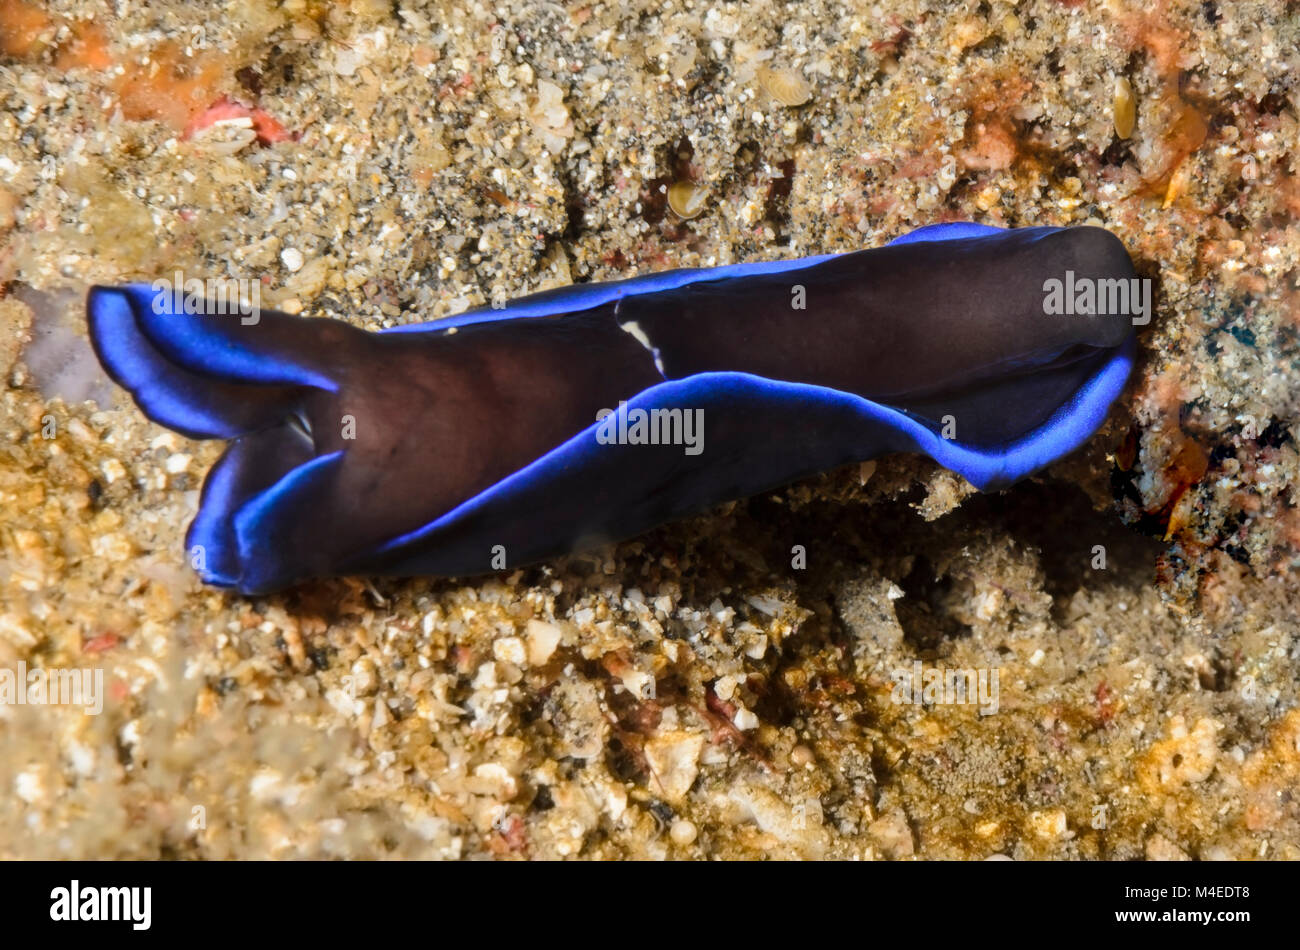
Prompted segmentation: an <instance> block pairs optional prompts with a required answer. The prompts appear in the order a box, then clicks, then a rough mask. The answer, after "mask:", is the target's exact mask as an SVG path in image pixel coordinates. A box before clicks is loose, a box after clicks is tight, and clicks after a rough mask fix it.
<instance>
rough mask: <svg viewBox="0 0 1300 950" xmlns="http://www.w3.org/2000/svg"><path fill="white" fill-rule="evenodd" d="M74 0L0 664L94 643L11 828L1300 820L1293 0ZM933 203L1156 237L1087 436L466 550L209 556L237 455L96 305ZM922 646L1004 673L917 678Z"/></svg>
mask: <svg viewBox="0 0 1300 950" xmlns="http://www.w3.org/2000/svg"><path fill="white" fill-rule="evenodd" d="M119 6H121V7H123V8H125V7H127V5H119ZM103 7H104V5H103V4H98V3H96V4H90V3H83V4H79V3H74V2H53V3H46V4H37V3H34V2H31V0H0V101H2V103H3V109H2V110H0V287H2V288H3V290H2V292H0V331H2V332H0V373H2V374H3V388H0V427H2V428H3V433H2V437H0V669H9V670H18V669H20V664H21V668H22V669H24V670H38V671H57V670H88V671H91V672H92V674H93V673H94V671H100V672H101V673H102V683H103V692H102V696H101V699H102V710H101V711H100V712H99V713H98V714H97V715H91V714H88V713H87V711H86V710H84V709H83V708H82V707H80V706H75V705H48V704H46V705H17V704H15V705H10V706H7V707H3V708H0V749H3V751H2V752H0V792H2V793H3V794H0V857H4V858H14V857H20V858H21V857H26V858H47V857H90V858H109V857H144V858H153V857H183V858H225V857H325V856H353V857H383V856H393V857H447V858H458V857H470V856H477V855H496V856H501V857H542V858H549V857H570V856H573V857H591V858H616V857H672V858H689V857H703V856H711V857H723V858H741V857H747V858H752V857H763V856H772V857H827V858H848V857H863V858H882V859H903V858H911V857H920V858H947V857H960V858H985V857H989V856H991V855H995V854H1001V855H1006V856H1011V857H1015V858H1018V859H1023V858H1108V859H1131V858H1137V857H1143V856H1146V857H1148V858H1155V859H1173V858H1179V859H1181V858H1228V857H1233V858H1268V859H1273V858H1295V857H1298V856H1300V796H1297V794H1296V789H1297V783H1298V782H1300V706H1298V705H1297V692H1298V683H1300V678H1298V677H1297V663H1298V662H1300V638H1297V624H1296V620H1295V617H1296V614H1297V605H1298V604H1300V599H1298V591H1297V586H1296V581H1295V572H1294V568H1295V565H1296V564H1297V563H1300V561H1298V560H1297V559H1298V558H1300V512H1298V511H1297V508H1296V500H1295V498H1294V486H1295V485H1296V482H1297V474H1298V469H1300V454H1298V453H1297V442H1296V435H1297V429H1296V426H1297V422H1298V420H1300V405H1298V399H1300V397H1297V393H1300V369H1298V367H1300V359H1298V357H1300V346H1298V345H1297V329H1298V327H1300V291H1298V289H1297V283H1298V275H1300V270H1298V266H1300V265H1298V261H1300V224H1298V223H1297V217H1298V215H1300V184H1298V183H1297V182H1298V181H1300V179H1298V178H1297V174H1296V173H1297V167H1296V166H1297V161H1298V158H1297V149H1298V148H1300V128H1298V123H1297V114H1298V112H1300V91H1298V90H1300V87H1298V86H1297V79H1298V77H1300V52H1298V51H1300V11H1298V10H1297V9H1296V8H1295V5H1294V4H1283V3H1277V2H1254V0H1242V2H1234V3H1216V2H1213V0H1210V2H1200V0H1197V2H1178V0H1164V2H1159V0H1157V2H1152V3H1137V2H1124V0H1113V2H1095V3H1093V2H1087V3H1084V2H1060V0H1022V2H1019V3H1008V2H1001V0H998V2H988V0H985V2H961V3H932V2H931V3H927V2H922V0H899V2H896V3H883V2H882V3H879V4H875V5H869V4H865V3H864V4H854V3H832V2H824V0H810V2H806V3H799V4H791V5H786V4H778V3H767V2H763V3H750V4H742V3H721V2H720V3H706V2H698V3H692V2H689V0H688V2H673V3H638V2H629V3H624V4H603V3H592V4H587V3H527V2H513V3H510V4H498V5H489V4H482V3H468V4H450V3H448V4H439V3H430V4H417V3H414V2H409V3H408V2H403V3H399V4H396V5H394V4H390V3H379V2H370V0H357V2H350V3H335V4H325V3H321V2H315V0H287V2H285V3H272V2H269V0H236V2H229V3H224V4H219V5H217V7H208V6H200V5H189V4H182V3H168V2H154V3H136V4H131V5H129V10H128V11H127V12H125V13H123V14H120V15H107V14H103V13H102V12H100V11H102V9H103ZM218 8H219V9H218ZM394 11H396V12H394ZM674 186H676V187H675V188H674ZM670 197H672V198H673V202H672V203H671V204H670V200H669V199H670ZM683 202H686V203H687V204H689V206H690V207H689V208H688V209H687V210H689V211H695V210H697V209H698V210H699V213H698V215H696V216H694V217H690V218H689V219H686V218H683V217H682V216H681V215H680V214H678V213H677V212H678V211H681V210H683V207H684V205H683ZM675 209H676V210H675ZM948 220H974V221H981V222H986V223H991V224H998V225H1006V226H1019V225H1069V224H1083V223H1092V224H1100V225H1102V226H1104V227H1107V228H1109V229H1110V230H1112V231H1113V232H1114V233H1116V234H1117V235H1119V236H1120V237H1121V238H1122V239H1123V240H1124V242H1125V243H1126V245H1127V246H1128V247H1129V249H1130V251H1131V252H1132V254H1133V257H1134V259H1135V261H1136V262H1137V264H1138V268H1139V271H1140V272H1141V273H1142V274H1143V275H1144V276H1147V277H1150V278H1152V279H1153V281H1155V285H1156V287H1157V288H1158V293H1157V300H1156V303H1157V305H1156V311H1155V318H1154V319H1153V320H1152V322H1151V324H1150V326H1148V327H1146V328H1144V329H1143V331H1142V332H1141V334H1140V337H1139V343H1140V350H1141V355H1140V360H1139V366H1138V370H1137V372H1136V373H1135V376H1134V381H1133V383H1132V385H1131V386H1130V389H1129V391H1128V392H1127V393H1126V395H1125V396H1124V397H1123V398H1122V400H1121V401H1120V403H1119V404H1117V406H1116V408H1115V409H1114V411H1113V412H1112V413H1111V416H1110V420H1109V421H1108V423H1107V424H1106V425H1105V426H1104V427H1103V428H1102V429H1101V430H1100V431H1099V432H1098V434H1097V435H1096V436H1095V437H1094V438H1093V439H1092V441H1091V442H1089V443H1088V444H1087V445H1086V446H1085V447H1084V448H1083V449H1081V450H1080V451H1079V452H1077V453H1075V454H1074V455H1072V456H1071V457H1070V458H1068V459H1066V460H1064V461H1062V462H1060V463H1058V464H1056V465H1054V466H1053V467H1051V468H1050V469H1048V470H1047V471H1045V472H1043V473H1041V474H1040V475H1039V476H1037V477H1035V478H1033V479H1031V480H1028V481H1026V482H1023V483H1021V484H1019V485H1017V486H1015V487H1013V488H1012V489H1010V490H1008V491H1006V492H1003V493H1000V494H991V495H980V494H977V493H975V492H974V491H973V489H971V487H970V486H969V485H968V484H966V483H965V482H964V481H963V480H962V479H960V478H959V477H957V476H955V475H953V474H951V473H948V472H946V471H944V470H942V469H940V468H938V467H936V466H935V465H934V464H933V463H930V462H928V461H926V460H924V459H920V458H915V457H891V458H887V459H882V460H880V461H879V462H878V463H868V464H864V465H863V466H860V467H855V468H853V469H852V470H841V471H837V472H832V473H827V474H826V475H824V476H821V477H818V478H816V479H813V480H810V481H807V482H804V483H801V484H798V485H795V486H792V487H790V488H788V489H784V490H782V491H779V492H776V493H770V494H767V495H764V496H761V497H758V498H754V499H750V500H748V501H744V502H740V503H734V504H729V505H726V506H723V508H721V509H720V510H718V511H715V512H712V513H710V514H708V515H707V516H701V517H698V518H694V519H691V520H689V521H686V522H683V523H680V524H676V525H670V526H667V527H665V528H662V529H659V530H657V531H655V532H652V533H651V534H648V535H646V536H644V537H642V538H640V539H637V540H635V541H632V542H628V543H624V544H620V545H617V546H613V547H609V548H606V549H603V550H599V551H596V552H594V553H586V554H575V555H573V556H570V557H568V558H566V559H562V560H560V561H556V562H553V563H550V564H548V565H545V566H542V567H536V568H529V569H524V570H519V571H512V572H509V573H505V574H503V575H501V576H498V577H495V578H491V579H486V580H484V579H477V580H472V581H464V582H457V581H447V580H438V579H411V580H366V579H344V580H335V581H321V582H316V583H312V584H309V585H305V586H303V587H299V588H296V589H294V590H291V591H288V592H285V593H282V594H277V595H271V596H266V597H255V598H245V597H240V596H237V595H234V594H230V593H226V592H222V591H218V590H214V589H211V588H205V587H203V586H202V585H201V584H200V583H199V582H198V581H197V579H196V577H195V576H194V574H193V572H192V571H191V570H190V567H189V564H188V563H187V561H186V558H185V551H184V546H183V538H184V530H185V526H186V524H187V523H188V522H189V520H190V518H191V517H192V516H193V513H194V511H195V510H196V507H197V502H198V491H199V488H200V486H201V484H202V478H203V475H204V473H205V472H206V470H207V468H208V466H209V465H210V464H211V462H212V461H213V460H214V459H215V458H216V457H217V455H218V453H219V451H220V446H219V445H216V444H213V443H200V442H192V441H188V440H186V439H184V438H182V437H180V436H177V435H174V434H172V433H170V432H168V431H166V430H164V429H162V428H160V427H158V426H155V425H153V424H151V423H149V422H148V421H147V420H145V419H144V417H143V416H142V415H141V414H140V412H139V411H138V410H137V409H136V408H135V407H134V406H133V405H132V404H131V402H130V400H129V399H128V398H127V397H125V396H124V395H123V394H122V393H121V392H120V391H118V390H116V389H115V388H114V387H112V386H111V384H109V383H108V382H107V380H106V379H105V378H104V377H103V376H102V374H101V373H100V371H99V370H98V367H97V364H96V363H95V361H94V357H93V355H92V354H91V352H90V349H89V346H88V343H87V341H86V333H85V324H84V312H83V310H82V303H81V301H82V295H83V294H84V292H85V289H86V287H87V286H88V285H90V284H92V283H115V282H121V281H127V280H150V279H152V278H154V277H156V276H158V275H167V274H172V273H174V272H176V271H177V270H180V271H181V272H183V273H185V274H198V275H204V276H217V277H235V278H244V279H253V280H256V281H258V282H259V285H260V287H261V288H262V291H263V301H264V303H266V304H268V305H271V306H275V307H278V308H280V309H284V310H287V311H289V312H293V313H305V314H308V315H312V316H327V315H328V316H332V317H336V318H340V319H345V320H348V321H350V322H351V323H353V324H354V325H356V326H359V327H364V328H367V329H377V328H380V327H386V326H392V325H396V324H401V323H409V322H419V321H426V320H433V319H437V318H440V317H444V316H448V315H451V314H454V313H458V312H461V311H463V310H465V309H468V308H470V307H474V306H481V305H486V304H492V303H500V302H502V301H504V300H506V299H508V298H510V297H515V296H519V295H521V294H523V293H526V292H530V291H534V290H539V289H545V288H549V287H555V286H562V285H565V284H568V283H572V282H575V281H587V280H605V279H615V278H621V277H627V276H632V275H635V274H641V273H647V272H650V271H654V270H661V269H665V268H669V267H677V266H709V265H715V264H723V263H731V262H738V261H751V260H765V259H776V258H783V257H795V256H802V255H807V254H813V253H824V252H831V251H844V250H852V249H857V248H861V247H868V246H873V245H876V244H880V243H883V242H884V241H886V240H888V239H890V238H892V237H894V236H896V235H898V234H901V233H903V232H905V231H907V230H910V229H911V228H913V227H916V226H920V225H923V224H929V223H934V222H937V221H948ZM772 451H774V452H779V451H781V447H780V446H779V445H774V446H772ZM796 546H800V547H801V548H802V551H803V552H804V555H805V556H806V562H804V563H803V564H802V565H800V564H796V563H794V562H795V560H796V559H794V558H792V556H791V552H792V550H793V549H794V548H795V547H796ZM1098 547H1100V548H1101V549H1102V550H1103V551H1104V555H1105V557H1104V565H1103V563H1102V562H1100V561H1098V559H1097V549H1098ZM918 662H919V663H920V664H921V665H922V666H921V668H922V670H956V669H971V670H984V671H993V670H996V671H997V674H998V685H999V693H998V701H997V704H996V710H994V709H992V708H988V707H986V708H984V709H983V710H981V708H980V707H979V706H978V705H971V704H945V703H942V702H938V703H935V702H926V701H923V702H902V703H900V702H897V701H895V700H896V699H897V696H896V690H895V686H896V677H895V673H896V671H900V670H903V671H911V670H913V669H915V664H916V663H918ZM2 685H3V684H0V686H2ZM922 698H923V699H924V697H922Z"/></svg>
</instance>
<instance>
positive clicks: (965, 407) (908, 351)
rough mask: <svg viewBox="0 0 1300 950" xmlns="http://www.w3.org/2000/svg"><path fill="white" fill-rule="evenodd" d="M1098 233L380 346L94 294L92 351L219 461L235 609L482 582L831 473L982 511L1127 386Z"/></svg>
mask: <svg viewBox="0 0 1300 950" xmlns="http://www.w3.org/2000/svg"><path fill="white" fill-rule="evenodd" d="M1067 271H1068V272H1069V273H1070V275H1071V279H1072V280H1075V281H1080V280H1081V281H1088V280H1092V281H1099V282H1104V281H1110V282H1116V281H1132V280H1134V273H1133V268H1132V263H1131V261H1130V260H1129V257H1128V254H1127V253H1126V252H1125V250H1124V248H1123V245H1122V244H1121V243H1120V242H1119V241H1118V240H1117V239H1116V238H1115V237H1114V236H1112V235H1110V234H1109V233H1108V232H1106V231H1102V230H1100V229H1096V228H1071V229H1056V228H1026V229H1019V230H1002V229H997V228H989V227H984V226H980V225H969V224H952V225H936V226H933V227H930V228H923V229H920V230H919V231H916V232H912V233H911V234H909V235H905V236H904V237H903V238H900V239H898V240H897V241H895V242H893V243H891V244H889V245H886V246H884V247H882V248H878V249H874V250H867V251H858V252H853V253H849V254H839V255H824V256H819V257H812V258H805V259H802V260H797V261H778V262H767V263H755V264H740V265H732V266H729V267H720V268H711V269H703V270H679V271H668V272H665V273H660V274H652V275H649V276H646V277H639V278H633V279H631V280H625V281H616V282H610V283H603V284H584V285H577V286H574V287H571V288H565V289H563V290H558V291H548V292H545V293H542V294H535V295H533V296H530V297H525V298H522V299H520V300H517V301H514V302H513V303H512V304H510V305H509V306H507V307H506V308H505V309H504V310H484V311H477V312H473V313H468V314H463V315H461V316H460V317H456V318H453V319H450V320H441V321H436V322H433V323H428V324H420V325H415V326H403V327H399V328H396V329H394V330H390V331H385V332H380V333H368V332H365V331H362V330H359V329H356V328H354V327H352V326H350V325H349V324H347V323H344V322H342V321H337V320H329V319H320V318H316V319H307V318H301V317H294V316H289V315H287V314H282V313H276V312H273V311H262V312H261V313H260V314H258V316H257V319H256V320H253V321H249V320H245V319H241V317H240V315H239V314H230V315H218V314H215V313H208V312H198V313H186V311H185V307H184V305H183V301H182V300H181V298H180V297H179V295H173V294H171V292H170V291H161V292H160V291H155V290H154V289H152V288H151V287H149V286H148V285H127V286H124V287H95V288H92V290H91V291H90V294H89V296H88V299H87V312H88V318H89V324H90V335H91V340H92V342H93V344H94V346H95V349H96V352H97V353H98V354H99V357H100V360H101V362H103V364H104V366H105V367H106V369H107V370H108V372H109V374H110V375H111V376H112V377H113V379H114V380H116V381H117V382H118V383H119V384H120V385H121V386H123V387H124V388H125V389H127V390H128V391H129V392H130V393H131V394H132V396H133V397H134V398H135V400H136V402H137V404H138V405H139V406H140V408H141V409H142V410H143V411H144V413H145V414H146V415H147V416H149V418H151V419H153V420H155V421H157V422H159V423H160V424H162V425H165V426H168V427H169V428H172V429H175V430H176V431H178V432H181V433H183V434H185V435H187V436H191V437H194V438H221V439H230V440H233V441H232V442H231V444H230V446H229V448H228V449H227V451H226V453H225V454H224V455H223V456H222V457H221V459H220V460H219V461H218V462H217V464H216V465H215V466H214V467H213V469H212V471H211V472H210V473H209V475H208V477H207V480H206V482H205V484H204V487H203V493H202V499H201V503H200V509H199V512H198V515H197V516H196V518H195V520H194V522H193V524H192V525H191V526H190V530H189V535H188V538H187V547H188V549H189V551H190V554H191V558H192V560H193V562H194V563H195V566H196V568H197V569H198V570H199V572H200V574H201V576H202V577H203V579H204V580H205V581H207V582H209V583H212V584H217V585H221V586H228V587H234V588H236V589H238V590H240V591H241V592H244V593H260V592H265V591H269V590H274V589H277V588H281V587H284V586H287V585H289V584H292V583H294V582H296V581H299V580H303V579H306V578H309V577H318V576H330V575H339V574H352V573H357V574H392V575H412V574H439V575H471V574H479V573H484V572H487V571H490V570H494V569H500V568H501V567H503V566H506V567H510V568H513V567H517V566H520V565H523V564H527V563H530V562H535V561H538V560H542V559H545V558H547V557H552V556H555V555H557V554H561V553H566V552H569V551H572V550H577V549H580V548H584V547H589V546H592V545H595V544H599V543H604V542H609V541H616V540H621V539H623V538H627V537H631V536H634V535H636V534H638V533H641V532H643V531H645V530H647V529H649V528H651V527H654V526H656V525H658V524H661V523H664V522H666V521H670V520H673V519H675V518H679V517H682V516H684V515H687V514H691V513H694V512H697V511H700V510H703V509H707V508H708V507H710V506H712V505H716V504H718V503H720V502H723V501H726V500H729V499H734V498H741V497H746V496H748V495H752V494H755V493H757V492H760V491H763V490H765V489H770V488H773V487H776V486H779V485H782V484H785V483H787V482H790V481H792V480H795V479H797V478H800V477H803V476H806V475H810V474H813V473H815V472H819V471H823V470H825V469H828V468H832V467H834V466H837V465H841V464H846V463H850V462H856V461H863V460H866V459H869V458H873V457H875V456H878V455H881V454H884V453H888V452H896V451H906V452H923V453H925V454H927V455H929V456H930V457H932V458H933V459H935V460H936V461H937V462H939V463H940V464H942V465H945V466H946V467H948V468H950V469H952V470H954V471H956V472H958V473H960V474H962V475H964V476H965V477H966V478H967V479H969V480H970V481H971V482H972V483H973V484H975V485H976V486H977V487H980V488H990V487H997V486H1001V485H1005V484H1007V483H1009V482H1012V481H1014V480H1016V479H1018V478H1021V477H1023V476H1025V475H1027V474H1029V473H1031V472H1034V471H1036V470H1038V469H1040V468H1042V467H1043V466H1045V465H1047V464H1049V463H1050V462H1052V461H1053V460H1055V459H1057V458H1059V457H1060V456H1062V455H1064V454H1065V453H1067V452H1069V451H1071V450H1073V449H1074V448H1076V447H1077V446H1078V445H1080V444H1081V443H1082V442H1083V441H1085V440H1086V439H1087V438H1088V436H1090V435H1091V434H1092V432H1093V431H1095V429H1096V428H1097V426H1098V425H1100V423H1101V422H1102V420H1103V419H1104V417H1105V414H1106V412H1107V410H1108V408H1109V406H1110V404H1111V402H1112V401H1113V400H1114V399H1115V397H1116V396H1117V395H1118V394H1119V392H1120V391H1121V389H1122V387H1123V385H1124V383H1125V381H1126V380H1127V378H1128V375H1129V372H1130V370H1131V367H1132V362H1133V354H1134V342H1133V329H1132V325H1133V320H1132V317H1131V315H1130V314H1127V313H1094V314H1087V313H1080V314H1075V313H1071V314H1069V315H1064V314H1052V313H1047V312H1045V308H1044V294H1045V292H1044V285H1045V282H1046V281H1048V280H1051V279H1054V278H1056V279H1059V278H1062V277H1064V276H1065V274H1066V273H1067Z"/></svg>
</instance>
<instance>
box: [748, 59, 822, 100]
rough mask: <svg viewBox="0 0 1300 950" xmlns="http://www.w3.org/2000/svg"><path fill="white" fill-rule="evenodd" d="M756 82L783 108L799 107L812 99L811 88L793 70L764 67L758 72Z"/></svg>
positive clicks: (806, 81)
mask: <svg viewBox="0 0 1300 950" xmlns="http://www.w3.org/2000/svg"><path fill="white" fill-rule="evenodd" d="M758 82H759V85H761V86H762V87H763V89H764V90H765V91H766V92H767V94H768V95H769V96H771V97H772V98H773V99H775V100H776V101H777V102H779V103H781V105H783V106H791V107H794V106H801V105H803V104H804V103H805V102H807V101H808V100H809V99H811V98H812V86H811V85H809V83H808V80H806V79H804V78H803V76H801V75H800V74H799V73H798V72H796V71H795V70H793V69H786V68H777V69H768V68H767V67H766V66H764V67H763V68H762V69H760V70H759V71H758Z"/></svg>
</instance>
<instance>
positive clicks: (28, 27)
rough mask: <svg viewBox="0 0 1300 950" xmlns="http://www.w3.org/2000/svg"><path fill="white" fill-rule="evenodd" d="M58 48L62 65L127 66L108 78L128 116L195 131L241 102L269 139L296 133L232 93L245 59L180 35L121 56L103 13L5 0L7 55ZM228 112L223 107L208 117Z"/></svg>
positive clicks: (0, 2)
mask: <svg viewBox="0 0 1300 950" xmlns="http://www.w3.org/2000/svg"><path fill="white" fill-rule="evenodd" d="M65 28H66V30H67V32H68V33H69V34H70V38H69V39H66V40H64V41H62V42H60V43H57V44H56V43H55V37H57V36H58V35H59V34H60V33H61V32H63V30H64V29H65ZM50 51H52V62H53V65H54V66H55V68H57V69H60V70H72V69H89V70H92V71H94V72H99V73H105V74H108V73H109V71H110V70H112V69H113V68H114V67H119V68H120V69H121V72H120V74H118V75H116V76H112V75H105V77H104V86H105V88H106V89H107V90H108V91H110V92H111V93H112V94H113V96H114V97H115V99H116V101H117V104H118V105H119V106H120V107H121V110H122V115H123V116H124V117H125V118H127V119H131V120H137V121H139V120H157V121H159V122H162V123H164V124H165V125H168V126H170V127H171V128H172V129H174V130H176V131H178V132H181V131H185V132H186V133H187V134H190V133H192V131H195V130H197V129H198V128H202V127H203V124H204V123H203V121H202V120H203V117H204V116H205V115H207V114H208V113H211V112H213V110H217V111H218V112H219V111H220V110H222V109H230V108H239V109H243V110H244V111H243V113H240V114H241V115H246V116H247V117H249V118H252V120H253V128H254V130H255V131H256V132H257V138H258V141H259V142H261V143H262V144H263V145H269V144H274V143H275V142H282V141H285V140H286V139H290V138H292V137H293V136H292V135H291V134H290V133H289V132H288V130H287V129H285V127H284V126H283V125H282V124H281V123H280V122H278V121H277V120H275V119H274V118H272V117H271V115H270V114H269V113H267V112H266V111H264V110H262V109H256V108H250V107H244V106H239V105H238V104H237V103H233V102H231V101H230V100H229V99H227V98H226V95H225V94H226V92H228V91H229V90H231V89H232V88H234V86H235V79H234V71H235V69H236V67H237V66H238V63H236V62H234V61H233V60H232V59H231V57H229V56H227V55H226V54H224V53H222V52H220V51H216V50H199V51H197V52H193V53H191V52H188V51H186V50H184V49H182V48H181V47H180V46H179V45H178V44H177V43H175V42H166V43H162V44H160V45H159V46H157V47H155V48H154V49H152V50H149V51H147V52H146V53H145V54H144V55H143V56H138V57H130V58H120V57H115V56H114V51H113V49H112V46H111V43H110V42H109V39H108V35H107V34H106V32H105V29H104V27H103V26H102V25H101V24H100V23H98V22H96V21H95V20H69V19H66V18H64V17H58V16H54V15H51V14H50V13H48V12H47V11H46V10H44V9H42V8H41V7H40V6H38V5H37V4H34V3H30V2H27V0H0V56H4V57H11V58H14V59H19V60H26V61H32V60H36V59H38V58H40V57H42V56H43V55H45V54H46V53H47V52H50ZM233 115H234V114H233V113H232V114H231V115H230V116H224V117H233ZM222 117H223V116H222V115H220V114H218V115H216V116H214V117H213V118H210V119H209V120H208V122H207V123H206V124H211V122H214V121H218V120H219V119H220V118H222ZM195 123H199V124H198V125H195ZM191 126H193V128H191Z"/></svg>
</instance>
